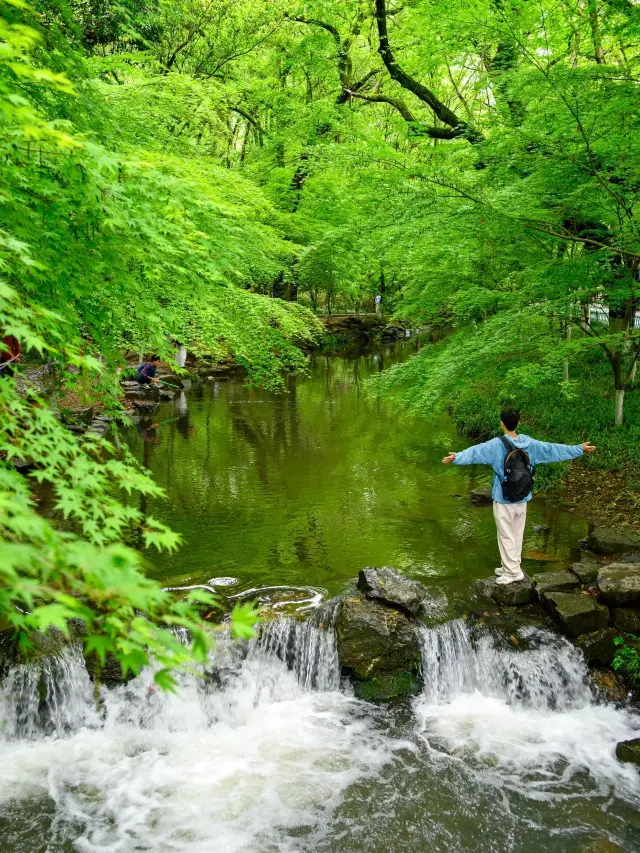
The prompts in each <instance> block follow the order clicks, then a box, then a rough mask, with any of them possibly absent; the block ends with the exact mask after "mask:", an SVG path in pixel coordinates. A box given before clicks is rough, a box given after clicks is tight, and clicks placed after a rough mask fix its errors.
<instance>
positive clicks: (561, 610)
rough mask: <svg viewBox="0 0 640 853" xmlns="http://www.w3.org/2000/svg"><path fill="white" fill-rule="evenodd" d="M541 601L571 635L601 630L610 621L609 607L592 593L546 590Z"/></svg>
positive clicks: (566, 632)
mask: <svg viewBox="0 0 640 853" xmlns="http://www.w3.org/2000/svg"><path fill="white" fill-rule="evenodd" d="M541 601H542V603H543V605H544V607H545V608H546V609H547V611H548V612H549V613H550V615H551V616H552V617H553V618H554V620H555V621H556V622H557V623H558V624H559V625H560V627H561V629H562V630H563V631H564V633H565V634H567V636H569V637H579V636H580V634H590V633H592V632H593V631H601V630H603V629H604V628H606V627H607V625H608V623H609V609H608V608H607V607H604V606H603V605H602V604H598V602H597V601H595V600H594V599H593V598H592V597H591V596H590V595H584V594H577V593H571V592H545V593H544V594H543V595H542V596H541Z"/></svg>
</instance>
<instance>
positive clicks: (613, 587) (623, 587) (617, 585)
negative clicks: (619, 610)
mask: <svg viewBox="0 0 640 853" xmlns="http://www.w3.org/2000/svg"><path fill="white" fill-rule="evenodd" d="M598 597H599V598H600V599H601V600H602V601H604V602H605V603H606V604H617V605H618V606H622V605H625V604H633V603H635V602H636V601H640V563H610V565H608V566H603V567H602V568H601V569H600V570H599V571H598Z"/></svg>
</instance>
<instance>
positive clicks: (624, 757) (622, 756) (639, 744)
mask: <svg viewBox="0 0 640 853" xmlns="http://www.w3.org/2000/svg"><path fill="white" fill-rule="evenodd" d="M616 758H617V759H618V760H619V761H627V762H631V763H632V764H637V765H638V766H639V767H640V737H637V738H634V739H633V740H622V741H620V743H619V744H618V745H617V746H616Z"/></svg>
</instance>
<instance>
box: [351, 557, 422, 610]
mask: <svg viewBox="0 0 640 853" xmlns="http://www.w3.org/2000/svg"><path fill="white" fill-rule="evenodd" d="M358 589H359V590H360V591H361V592H363V593H364V594H365V595H366V597H367V598H370V599H372V600H373V601H380V602H381V603H382V604H386V605H388V606H389V607H394V608H396V609H398V610H404V611H406V612H407V613H410V614H411V615H415V614H416V613H417V612H418V610H419V609H420V605H421V604H422V602H423V601H424V599H425V598H426V595H427V590H426V588H425V587H424V586H422V584H421V583H418V581H414V580H411V578H408V577H405V575H403V574H401V573H400V572H398V571H396V570H395V569H392V568H391V567H390V566H382V568H379V569H375V568H373V567H369V568H366V569H361V570H360V573H359V574H358Z"/></svg>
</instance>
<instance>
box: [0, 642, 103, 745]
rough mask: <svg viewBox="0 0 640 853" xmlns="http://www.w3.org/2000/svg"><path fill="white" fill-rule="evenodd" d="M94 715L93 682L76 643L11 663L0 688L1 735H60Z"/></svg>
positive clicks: (92, 718) (23, 736)
mask: <svg viewBox="0 0 640 853" xmlns="http://www.w3.org/2000/svg"><path fill="white" fill-rule="evenodd" d="M95 718H96V712H95V703H94V702H93V684H92V682H91V680H90V678H89V675H88V673H87V669H86V667H85V664H84V659H83V657H82V653H81V650H80V647H79V646H68V647H66V648H62V649H61V650H60V651H59V652H57V653H56V654H51V655H46V656H44V657H42V658H41V659H40V660H38V661H37V662H34V663H31V664H22V665H20V666H14V667H13V668H12V669H11V670H10V671H9V673H8V674H7V677H6V679H5V682H4V684H3V686H2V689H1V690H0V720H2V722H3V728H2V733H3V735H4V736H5V737H9V738H15V737H21V738H35V737H42V735H43V734H56V735H58V736H62V735H64V734H67V733H69V732H71V731H73V730H74V729H76V728H78V726H80V725H85V724H90V723H91V722H94V721H95Z"/></svg>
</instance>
